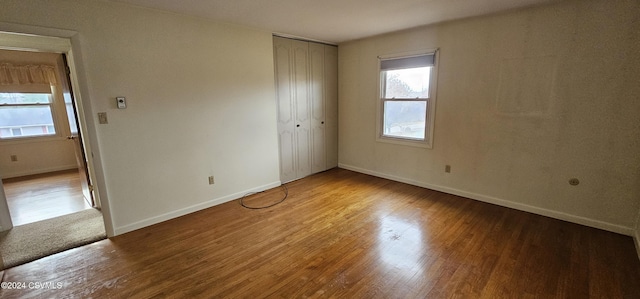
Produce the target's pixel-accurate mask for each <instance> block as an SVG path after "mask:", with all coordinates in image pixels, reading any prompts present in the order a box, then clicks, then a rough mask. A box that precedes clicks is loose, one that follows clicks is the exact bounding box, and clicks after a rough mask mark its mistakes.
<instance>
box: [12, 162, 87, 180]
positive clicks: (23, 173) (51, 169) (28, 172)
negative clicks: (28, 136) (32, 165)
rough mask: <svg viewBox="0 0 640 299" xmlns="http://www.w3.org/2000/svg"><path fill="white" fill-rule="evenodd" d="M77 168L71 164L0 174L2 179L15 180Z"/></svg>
mask: <svg viewBox="0 0 640 299" xmlns="http://www.w3.org/2000/svg"><path fill="white" fill-rule="evenodd" d="M77 168H78V165H77V164H76V163H73V164H67V165H60V166H55V167H47V168H40V169H29V170H26V171H19V172H12V173H6V172H5V173H2V179H8V178H17V177H21V176H27V175H34V174H42V173H48V172H56V171H63V170H71V169H77Z"/></svg>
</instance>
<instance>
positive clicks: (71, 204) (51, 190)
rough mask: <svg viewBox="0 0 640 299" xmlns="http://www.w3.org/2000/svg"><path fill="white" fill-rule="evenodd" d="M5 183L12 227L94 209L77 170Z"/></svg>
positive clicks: (14, 179) (17, 179)
mask: <svg viewBox="0 0 640 299" xmlns="http://www.w3.org/2000/svg"><path fill="white" fill-rule="evenodd" d="M2 184H3V185H4V192H5V195H6V197H7V204H8V205H9V213H11V221H13V226H18V225H23V224H27V223H32V222H36V221H40V220H45V219H50V218H54V217H58V216H62V215H67V214H71V213H75V212H79V211H82V210H86V209H90V208H91V206H90V205H89V204H88V203H87V201H86V200H85V199H84V195H82V187H81V185H80V176H79V174H78V171H77V170H75V169H72V170H65V171H58V172H52V173H45V174H38V175H31V176H26V177H19V178H10V179H4V180H2Z"/></svg>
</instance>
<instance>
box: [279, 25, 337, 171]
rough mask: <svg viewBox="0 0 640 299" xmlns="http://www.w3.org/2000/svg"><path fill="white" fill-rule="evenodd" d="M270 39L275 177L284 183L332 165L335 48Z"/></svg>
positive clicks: (334, 150) (334, 148)
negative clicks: (277, 170) (277, 169)
mask: <svg viewBox="0 0 640 299" xmlns="http://www.w3.org/2000/svg"><path fill="white" fill-rule="evenodd" d="M273 44H274V58H275V62H274V65H275V80H276V93H277V105H278V138H279V144H280V180H281V181H282V182H289V181H292V180H296V179H299V178H302V177H305V176H308V175H310V174H312V173H317V172H321V171H324V170H327V169H329V168H333V167H335V166H337V48H336V47H333V46H327V45H323V44H318V43H312V42H305V41H299V40H293V39H287V38H281V37H274V40H273ZM328 110H331V112H329V111H328ZM330 123H335V124H330ZM327 128H329V129H330V131H328V129H327ZM329 138H333V140H328V139H329Z"/></svg>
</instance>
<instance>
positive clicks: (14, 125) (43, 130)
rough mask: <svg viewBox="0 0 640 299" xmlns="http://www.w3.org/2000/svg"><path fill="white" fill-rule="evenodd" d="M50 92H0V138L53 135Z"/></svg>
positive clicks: (54, 131) (54, 130) (54, 132)
mask: <svg viewBox="0 0 640 299" xmlns="http://www.w3.org/2000/svg"><path fill="white" fill-rule="evenodd" d="M51 105H52V100H51V94H48V93H0V139H9V138H19V137H33V136H48V135H55V134H56V129H55V126H54V123H53V111H52V108H51Z"/></svg>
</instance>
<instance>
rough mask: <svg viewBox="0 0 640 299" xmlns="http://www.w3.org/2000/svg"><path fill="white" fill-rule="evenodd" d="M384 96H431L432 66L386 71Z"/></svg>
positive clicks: (406, 97) (412, 97)
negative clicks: (430, 79) (430, 78)
mask: <svg viewBox="0 0 640 299" xmlns="http://www.w3.org/2000/svg"><path fill="white" fill-rule="evenodd" d="M383 73H385V77H384V78H385V88H384V98H387V99H391V98H398V99H414V98H423V99H426V98H429V77H430V75H431V67H417V68H411V69H401V70H391V71H384V72H383Z"/></svg>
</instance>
